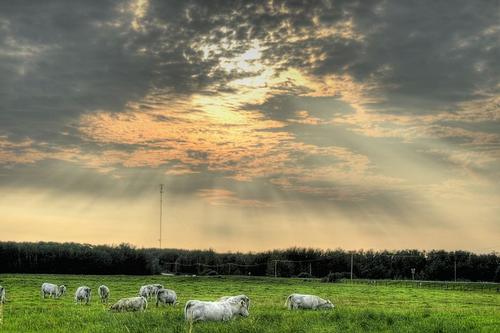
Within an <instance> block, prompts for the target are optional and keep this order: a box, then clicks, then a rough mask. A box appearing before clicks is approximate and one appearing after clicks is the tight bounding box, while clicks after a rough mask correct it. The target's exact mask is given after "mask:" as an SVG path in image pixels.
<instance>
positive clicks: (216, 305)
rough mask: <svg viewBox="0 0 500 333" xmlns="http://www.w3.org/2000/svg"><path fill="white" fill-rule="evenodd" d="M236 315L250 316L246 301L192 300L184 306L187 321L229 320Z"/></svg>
mask: <svg viewBox="0 0 500 333" xmlns="http://www.w3.org/2000/svg"><path fill="white" fill-rule="evenodd" d="M235 315H240V316H243V317H248V316H249V313H248V309H247V306H246V303H245V301H240V302H229V301H222V302H204V301H197V300H191V301H188V302H187V303H186V306H185V307H184V318H185V319H186V320H187V321H190V322H195V321H205V320H210V321H228V320H231V319H232V318H233V317H234V316H235Z"/></svg>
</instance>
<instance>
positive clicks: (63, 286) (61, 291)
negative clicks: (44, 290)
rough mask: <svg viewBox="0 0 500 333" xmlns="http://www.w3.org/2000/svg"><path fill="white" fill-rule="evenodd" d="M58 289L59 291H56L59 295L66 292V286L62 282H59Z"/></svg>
mask: <svg viewBox="0 0 500 333" xmlns="http://www.w3.org/2000/svg"><path fill="white" fill-rule="evenodd" d="M58 289H59V293H58V294H59V296H62V295H64V294H65V293H66V286H65V285H64V284H61V285H60V286H59V288H58Z"/></svg>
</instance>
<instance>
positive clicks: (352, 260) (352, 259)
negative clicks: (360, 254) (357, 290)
mask: <svg viewBox="0 0 500 333" xmlns="http://www.w3.org/2000/svg"><path fill="white" fill-rule="evenodd" d="M353 263H354V253H353V252H351V282H352V266H353Z"/></svg>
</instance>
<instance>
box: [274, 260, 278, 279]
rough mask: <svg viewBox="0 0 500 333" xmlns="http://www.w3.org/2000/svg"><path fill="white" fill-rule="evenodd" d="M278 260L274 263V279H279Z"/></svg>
mask: <svg viewBox="0 0 500 333" xmlns="http://www.w3.org/2000/svg"><path fill="white" fill-rule="evenodd" d="M277 268H278V260H275V261H274V277H278V270H277Z"/></svg>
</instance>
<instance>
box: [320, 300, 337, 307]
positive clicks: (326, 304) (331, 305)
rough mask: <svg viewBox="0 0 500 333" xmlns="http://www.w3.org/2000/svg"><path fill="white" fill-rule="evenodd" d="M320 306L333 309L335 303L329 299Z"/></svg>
mask: <svg viewBox="0 0 500 333" xmlns="http://www.w3.org/2000/svg"><path fill="white" fill-rule="evenodd" d="M319 307H320V308H322V309H333V308H334V307H335V305H333V303H332V302H331V301H330V300H329V299H327V300H326V301H325V302H324V303H322V304H320V306H319Z"/></svg>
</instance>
